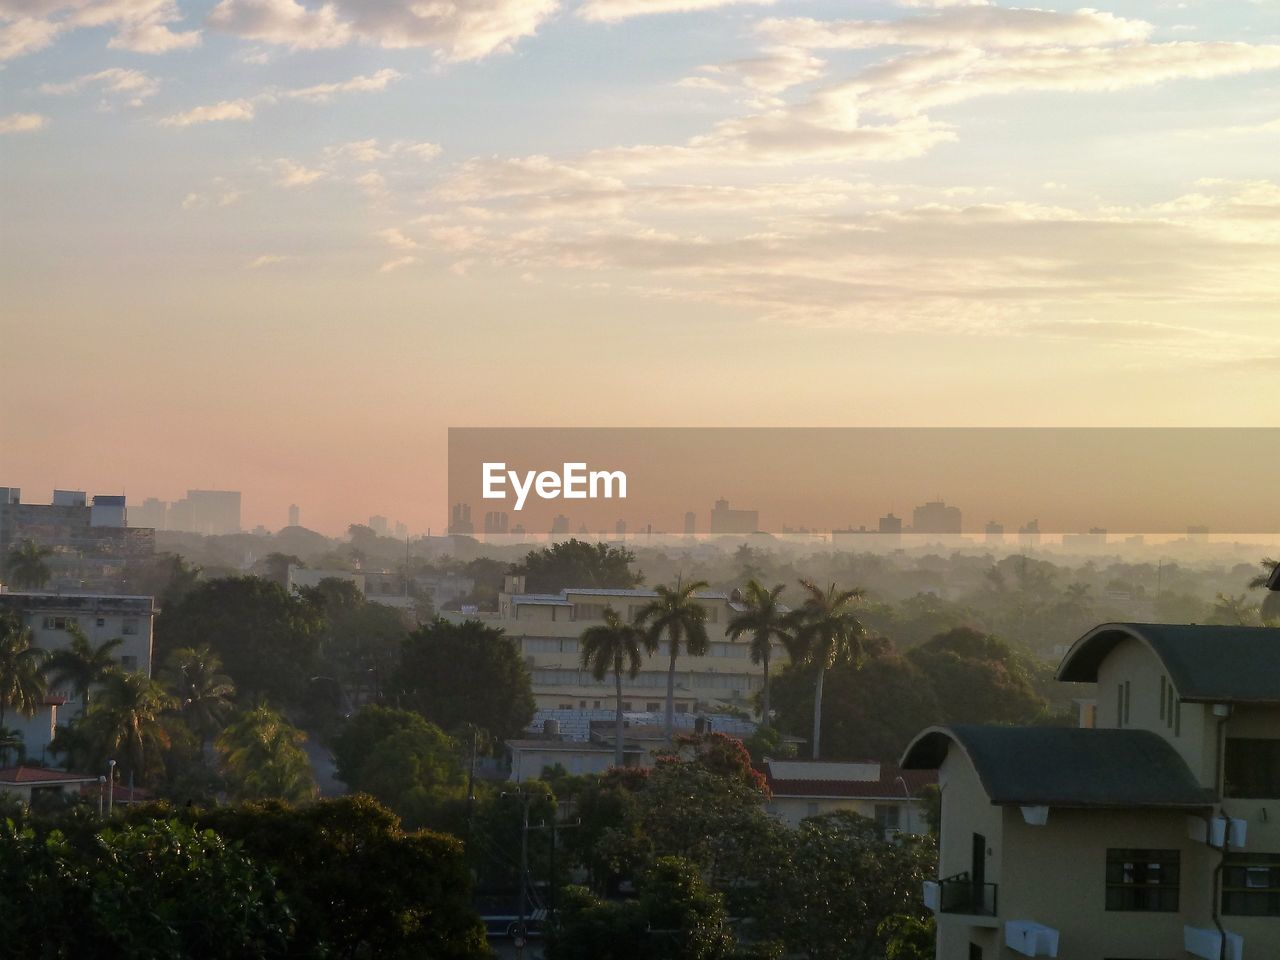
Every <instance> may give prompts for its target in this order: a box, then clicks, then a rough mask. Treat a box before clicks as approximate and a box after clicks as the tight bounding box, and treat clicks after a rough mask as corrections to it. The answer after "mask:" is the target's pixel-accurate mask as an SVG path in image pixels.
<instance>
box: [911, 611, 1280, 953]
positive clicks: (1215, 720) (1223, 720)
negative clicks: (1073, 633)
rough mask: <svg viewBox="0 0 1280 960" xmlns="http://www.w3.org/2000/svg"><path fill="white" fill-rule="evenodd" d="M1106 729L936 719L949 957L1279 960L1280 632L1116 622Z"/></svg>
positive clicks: (1075, 651)
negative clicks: (966, 723) (954, 722)
mask: <svg viewBox="0 0 1280 960" xmlns="http://www.w3.org/2000/svg"><path fill="white" fill-rule="evenodd" d="M1058 679H1060V680H1064V681H1069V682H1076V683H1088V684H1096V685H1097V686H1096V690H1097V704H1098V707H1097V709H1096V710H1094V711H1089V712H1085V713H1084V714H1083V716H1085V717H1089V718H1091V719H1092V720H1093V723H1094V724H1095V726H1094V727H1091V728H1074V729H1073V728H1061V727H980V726H954V727H935V728H931V729H929V730H926V731H924V732H923V733H921V734H920V735H919V736H918V737H917V738H916V740H915V741H914V742H913V743H912V744H911V746H910V747H908V749H907V751H906V754H905V756H904V758H903V766H904V767H906V768H916V769H930V768H935V767H937V768H939V784H940V787H941V790H942V826H941V838H940V851H939V855H940V867H939V877H940V879H939V880H937V881H933V882H930V883H927V884H926V885H925V891H924V894H925V900H926V903H927V904H928V905H929V906H930V907H931V908H932V909H933V910H934V911H935V913H936V915H937V920H938V941H937V958H938V960H992V958H1014V957H1021V956H1029V957H1059V958H1063V960H1110V958H1116V960H1120V958H1123V960H1138V958H1142V960H1175V958H1176V960H1185V958H1187V957H1202V958H1205V960H1269V958H1275V957H1280V819H1278V818H1280V630H1278V629H1267V628H1261V627H1255V628H1249V627H1228V626H1195V625H1176V626H1174V625H1161V624H1138V623H1117V624H1104V625H1103V626H1100V627H1097V628H1095V629H1094V630H1092V631H1090V632H1089V633H1088V634H1086V635H1085V636H1084V637H1082V638H1081V639H1080V640H1078V641H1077V642H1076V643H1075V644H1074V645H1073V646H1072V648H1071V650H1070V651H1069V652H1068V653H1067V655H1066V657H1065V659H1064V660H1063V662H1062V665H1061V666H1060V667H1059V670H1058Z"/></svg>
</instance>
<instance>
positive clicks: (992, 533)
mask: <svg viewBox="0 0 1280 960" xmlns="http://www.w3.org/2000/svg"><path fill="white" fill-rule="evenodd" d="M984 532H985V533H986V535H987V543H991V544H996V543H1004V524H1003V523H996V521H994V520H988V521H987V526H986V528H985V530H984Z"/></svg>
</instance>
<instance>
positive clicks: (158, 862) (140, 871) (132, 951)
mask: <svg viewBox="0 0 1280 960" xmlns="http://www.w3.org/2000/svg"><path fill="white" fill-rule="evenodd" d="M0 884H3V885H4V888H5V891H6V893H5V896H4V897H3V898H0V925H3V928H4V930H5V935H6V936H8V937H18V938H21V939H22V940H23V941H24V942H29V943H38V944H40V947H39V948H38V950H37V953H38V955H40V956H45V957H76V956H82V957H100V956H111V957H119V958H121V960H158V958H161V957H187V958H191V960H239V958H242V957H268V956H285V955H289V954H288V950H287V940H288V937H289V933H290V928H291V917H290V915H289V909H288V906H287V905H286V903H285V902H284V899H283V898H282V897H281V895H280V893H279V892H278V890H277V888H276V884H275V880H274V878H273V876H272V873H271V871H270V870H269V869H267V867H266V866H264V865H263V864H261V863H259V862H256V861H255V860H254V859H253V858H251V857H249V856H247V855H246V854H245V853H244V852H243V851H241V850H240V849H238V847H237V846H236V845H235V844H231V843H228V842H226V841H225V840H224V839H223V838H222V837H220V836H218V835H217V834H216V833H214V832H213V831H212V830H196V829H193V828H192V827H191V826H190V825H188V824H184V823H180V822H177V821H175V820H148V821H145V822H141V823H131V824H125V825H121V826H112V827H108V828H105V829H102V830H100V831H99V832H97V833H96V834H85V835H82V836H76V835H74V834H73V835H71V836H64V835H63V834H62V833H60V832H58V831H56V830H55V831H52V832H49V833H48V834H46V835H43V836H42V835H40V834H38V833H37V832H36V830H35V829H33V828H31V827H27V828H25V829H18V828H15V827H14V826H13V825H12V824H5V823H4V822H3V821H0Z"/></svg>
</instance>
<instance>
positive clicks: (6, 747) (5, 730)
mask: <svg viewBox="0 0 1280 960" xmlns="http://www.w3.org/2000/svg"><path fill="white" fill-rule="evenodd" d="M10 753H12V754H13V755H14V757H15V759H16V760H17V762H18V763H21V762H22V761H23V760H25V759H26V757H27V741H26V740H25V739H24V738H23V736H22V731H21V730H15V729H13V728H12V727H6V726H0V767H7V766H8V765H9V754H10Z"/></svg>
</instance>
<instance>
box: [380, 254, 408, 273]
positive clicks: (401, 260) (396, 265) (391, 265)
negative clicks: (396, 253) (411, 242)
mask: <svg viewBox="0 0 1280 960" xmlns="http://www.w3.org/2000/svg"><path fill="white" fill-rule="evenodd" d="M417 262H418V258H417V257H411V256H403V257H396V258H395V259H394V260H388V261H387V262H386V263H384V264H383V265H382V266H380V267H379V268H378V272H379V273H391V272H392V271H393V270H399V269H400V268H401V267H407V266H409V265H410V264H414V263H417Z"/></svg>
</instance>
